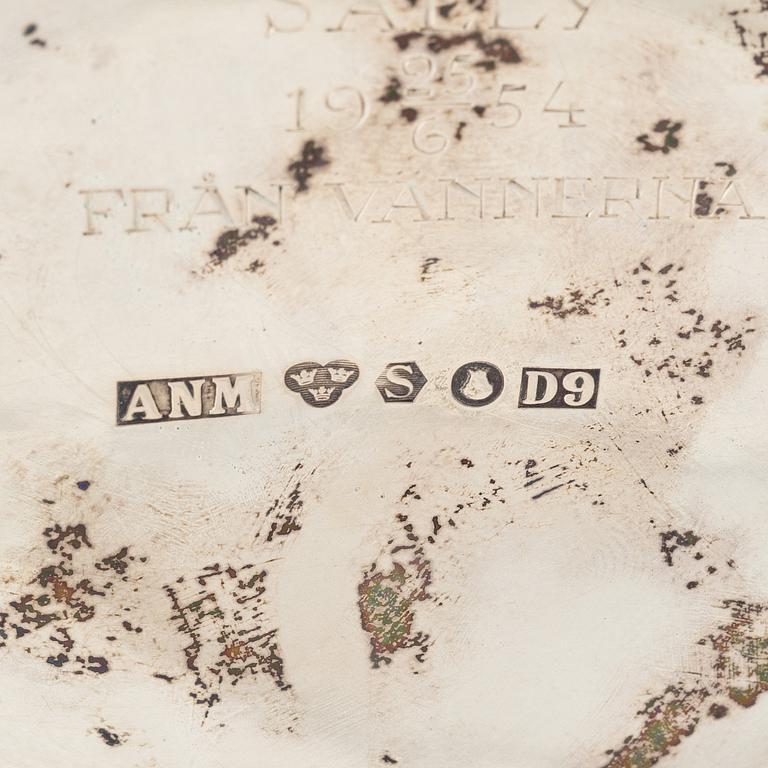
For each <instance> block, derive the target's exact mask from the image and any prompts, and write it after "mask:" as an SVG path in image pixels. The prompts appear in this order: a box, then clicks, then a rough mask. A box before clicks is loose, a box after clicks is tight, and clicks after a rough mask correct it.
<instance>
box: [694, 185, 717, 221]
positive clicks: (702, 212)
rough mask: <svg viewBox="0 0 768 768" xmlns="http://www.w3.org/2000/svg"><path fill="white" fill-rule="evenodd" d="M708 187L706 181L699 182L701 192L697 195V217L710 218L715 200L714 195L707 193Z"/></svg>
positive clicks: (695, 211)
mask: <svg viewBox="0 0 768 768" xmlns="http://www.w3.org/2000/svg"><path fill="white" fill-rule="evenodd" d="M708 186H709V184H708V182H706V181H700V182H699V190H698V192H697V193H696V208H695V210H694V213H695V214H696V216H709V214H710V211H711V210H712V205H713V204H714V202H715V200H714V198H713V197H712V195H710V194H709V193H707V192H705V190H706V188H707V187H708Z"/></svg>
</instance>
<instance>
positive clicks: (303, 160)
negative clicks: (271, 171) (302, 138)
mask: <svg viewBox="0 0 768 768" xmlns="http://www.w3.org/2000/svg"><path fill="white" fill-rule="evenodd" d="M326 165H330V160H329V159H328V158H326V156H325V147H323V146H322V145H320V144H317V143H316V142H315V141H314V140H313V139H310V140H309V141H306V142H305V143H304V146H303V147H302V148H301V157H300V158H299V159H298V160H294V161H293V162H292V163H290V164H289V165H288V173H290V174H291V176H293V178H294V180H295V181H296V192H306V191H307V190H308V189H309V180H310V178H312V176H313V173H312V172H313V171H314V170H316V169H317V168H323V167H324V166H326Z"/></svg>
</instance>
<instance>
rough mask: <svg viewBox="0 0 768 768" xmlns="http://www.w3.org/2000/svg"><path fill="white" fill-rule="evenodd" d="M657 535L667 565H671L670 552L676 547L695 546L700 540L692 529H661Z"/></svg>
mask: <svg viewBox="0 0 768 768" xmlns="http://www.w3.org/2000/svg"><path fill="white" fill-rule="evenodd" d="M659 536H660V538H661V553H662V554H663V555H664V561H665V562H666V564H667V565H669V566H671V565H672V554H673V553H674V552H675V550H676V549H677V548H678V547H686V548H687V547H695V546H696V545H697V544H698V543H699V541H701V537H700V536H697V535H696V534H695V533H694V532H693V531H686V532H685V533H679V532H678V531H662V532H661V533H660V534H659Z"/></svg>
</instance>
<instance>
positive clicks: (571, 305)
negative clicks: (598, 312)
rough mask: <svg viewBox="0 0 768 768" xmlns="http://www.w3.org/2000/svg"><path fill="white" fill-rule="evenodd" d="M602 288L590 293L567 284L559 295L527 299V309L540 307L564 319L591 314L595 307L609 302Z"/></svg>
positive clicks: (603, 305)
mask: <svg viewBox="0 0 768 768" xmlns="http://www.w3.org/2000/svg"><path fill="white" fill-rule="evenodd" d="M605 294H606V291H605V289H604V288H596V289H595V290H594V291H592V292H591V293H589V292H587V291H583V290H581V289H579V288H575V287H572V286H569V287H568V289H567V290H566V293H565V294H564V295H561V296H545V297H544V298H543V299H541V300H540V301H534V300H533V299H529V300H528V307H529V309H541V310H543V311H544V312H545V313H546V314H550V315H552V316H553V317H557V318H558V319H560V320H564V319H565V318H566V317H569V316H570V315H591V314H592V310H593V309H594V308H597V307H606V306H608V305H609V304H610V303H611V300H610V299H609V298H608V296H607V295H605Z"/></svg>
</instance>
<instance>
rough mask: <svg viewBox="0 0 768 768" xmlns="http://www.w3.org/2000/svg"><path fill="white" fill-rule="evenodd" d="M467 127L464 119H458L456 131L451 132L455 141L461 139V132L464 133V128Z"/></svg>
mask: <svg viewBox="0 0 768 768" xmlns="http://www.w3.org/2000/svg"><path fill="white" fill-rule="evenodd" d="M466 127H467V124H466V122H465V121H464V120H461V121H459V124H458V125H457V126H456V133H454V134H453V136H454V138H455V139H456V141H461V138H462V134H463V133H464V129H465V128H466Z"/></svg>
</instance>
